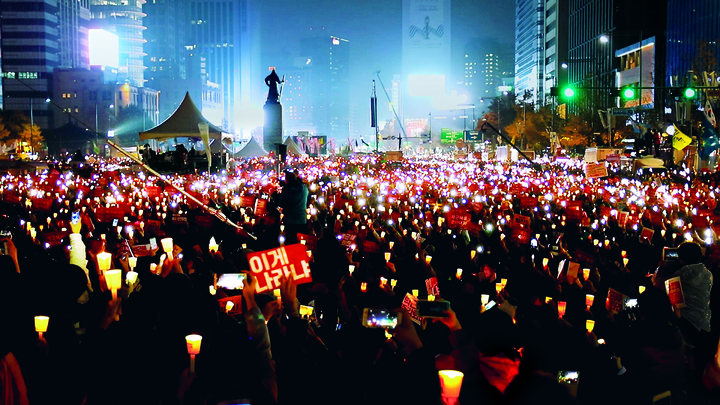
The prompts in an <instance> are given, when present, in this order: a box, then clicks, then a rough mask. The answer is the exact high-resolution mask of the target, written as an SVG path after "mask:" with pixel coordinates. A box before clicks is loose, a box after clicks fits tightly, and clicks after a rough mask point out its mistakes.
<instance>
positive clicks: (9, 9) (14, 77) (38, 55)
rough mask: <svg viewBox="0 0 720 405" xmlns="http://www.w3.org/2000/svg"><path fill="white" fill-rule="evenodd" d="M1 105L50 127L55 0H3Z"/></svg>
mask: <svg viewBox="0 0 720 405" xmlns="http://www.w3.org/2000/svg"><path fill="white" fill-rule="evenodd" d="M0 12H1V13H2V27H1V30H2V32H1V33H0V38H2V44H1V46H0V48H1V49H2V87H3V107H4V109H5V110H7V111H19V112H22V114H24V115H25V116H27V117H32V121H33V122H34V124H35V125H37V126H39V127H40V128H41V129H48V128H53V114H52V110H51V106H50V105H49V104H48V103H46V102H45V100H46V99H52V98H53V70H54V69H55V68H56V67H57V66H58V64H59V56H58V55H59V52H60V49H59V47H58V45H59V42H58V16H57V14H58V4H57V1H56V0H39V1H29V0H3V1H2V2H0Z"/></svg>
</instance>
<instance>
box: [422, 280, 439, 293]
mask: <svg viewBox="0 0 720 405" xmlns="http://www.w3.org/2000/svg"><path fill="white" fill-rule="evenodd" d="M425 289H427V293H428V295H434V296H436V297H439V296H440V286H438V280H437V277H430V278H429V279H427V280H425Z"/></svg>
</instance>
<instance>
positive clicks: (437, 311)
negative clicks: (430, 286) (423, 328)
mask: <svg viewBox="0 0 720 405" xmlns="http://www.w3.org/2000/svg"><path fill="white" fill-rule="evenodd" d="M448 309H450V301H426V300H421V301H418V302H417V314H418V316H420V317H425V318H446V317H447V316H448V315H447V314H446V313H445V311H447V310H448Z"/></svg>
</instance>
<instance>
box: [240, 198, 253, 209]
mask: <svg viewBox="0 0 720 405" xmlns="http://www.w3.org/2000/svg"><path fill="white" fill-rule="evenodd" d="M239 206H240V207H241V208H245V207H254V206H255V197H253V196H249V195H246V196H242V197H240V205H239Z"/></svg>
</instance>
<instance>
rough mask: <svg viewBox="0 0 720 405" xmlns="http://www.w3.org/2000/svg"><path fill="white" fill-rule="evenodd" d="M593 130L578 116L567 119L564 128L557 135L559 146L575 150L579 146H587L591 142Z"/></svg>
mask: <svg viewBox="0 0 720 405" xmlns="http://www.w3.org/2000/svg"><path fill="white" fill-rule="evenodd" d="M592 136H593V130H592V127H591V126H590V125H589V124H588V122H587V120H585V119H583V118H582V117H581V116H579V115H572V116H570V117H569V119H568V121H567V124H565V128H563V131H562V132H561V133H560V134H559V136H558V138H559V140H560V144H562V145H563V146H565V147H566V148H575V147H577V146H581V145H587V144H589V143H590V141H591V140H592Z"/></svg>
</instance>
